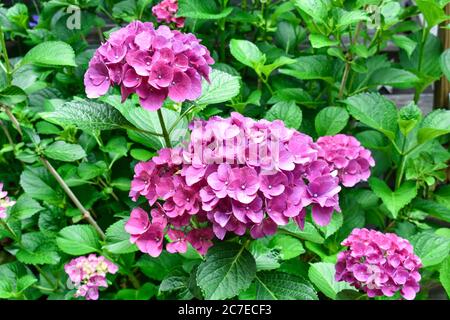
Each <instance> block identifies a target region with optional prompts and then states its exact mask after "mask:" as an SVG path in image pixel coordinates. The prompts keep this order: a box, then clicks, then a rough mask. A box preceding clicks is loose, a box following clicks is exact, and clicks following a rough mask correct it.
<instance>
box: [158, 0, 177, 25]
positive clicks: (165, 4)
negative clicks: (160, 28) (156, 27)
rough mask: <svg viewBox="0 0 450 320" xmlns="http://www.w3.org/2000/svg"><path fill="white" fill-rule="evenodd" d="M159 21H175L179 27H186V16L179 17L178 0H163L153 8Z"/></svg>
mask: <svg viewBox="0 0 450 320" xmlns="http://www.w3.org/2000/svg"><path fill="white" fill-rule="evenodd" d="M152 12H153V14H154V16H155V17H156V19H157V20H158V22H165V23H175V25H176V26H177V28H183V27H184V18H183V17H177V16H176V14H177V12H178V0H163V1H161V2H160V3H158V4H157V5H156V6H154V7H153V8H152Z"/></svg>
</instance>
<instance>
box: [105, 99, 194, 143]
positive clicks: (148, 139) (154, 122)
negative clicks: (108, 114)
mask: <svg viewBox="0 0 450 320" xmlns="http://www.w3.org/2000/svg"><path fill="white" fill-rule="evenodd" d="M121 100H122V99H121V97H120V96H119V95H106V96H103V97H102V101H104V102H106V103H108V104H110V105H112V106H113V107H114V108H116V109H117V110H119V112H120V113H121V114H122V115H123V116H124V117H125V118H126V119H127V120H128V121H129V122H130V123H132V124H133V125H134V126H135V127H136V128H138V129H141V130H144V131H149V132H154V133H161V132H162V129H161V124H160V122H159V118H158V113H157V112H156V111H149V110H146V109H144V108H142V107H141V106H139V105H138V104H137V102H135V101H133V99H127V100H126V101H125V102H124V103H122V102H121ZM160 110H161V112H162V114H163V118H164V122H165V124H166V128H167V129H169V128H170V127H171V126H172V125H174V124H175V122H176V121H177V119H178V118H179V117H180V113H179V112H176V111H174V110H169V109H167V108H161V109H160ZM186 134H187V119H186V117H184V118H183V119H182V120H181V121H178V123H177V125H176V126H175V129H174V130H173V131H172V133H171V134H170V140H171V142H172V145H173V146H176V145H177V144H178V143H179V142H180V141H183V140H185V137H186ZM128 136H129V137H130V138H131V139H133V140H135V141H137V142H139V143H142V144H144V145H145V146H148V147H151V148H153V149H155V150H159V149H161V148H162V147H163V146H164V138H163V137H160V136H155V135H153V134H151V133H141V132H136V131H133V130H128Z"/></svg>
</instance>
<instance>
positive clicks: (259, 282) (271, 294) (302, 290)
mask: <svg viewBox="0 0 450 320" xmlns="http://www.w3.org/2000/svg"><path fill="white" fill-rule="evenodd" d="M255 279H256V299H257V300H319V298H318V297H317V293H316V291H315V290H314V288H313V287H312V285H311V283H309V282H308V281H307V280H305V279H303V278H301V277H298V276H294V275H291V274H287V273H283V272H277V271H270V272H268V271H265V272H259V273H258V274H257V275H256V278H255Z"/></svg>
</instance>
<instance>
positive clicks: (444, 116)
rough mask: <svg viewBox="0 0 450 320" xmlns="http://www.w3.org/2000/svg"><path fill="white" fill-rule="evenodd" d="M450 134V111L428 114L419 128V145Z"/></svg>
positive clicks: (435, 111)
mask: <svg viewBox="0 0 450 320" xmlns="http://www.w3.org/2000/svg"><path fill="white" fill-rule="evenodd" d="M447 133H450V110H442V109H439V110H434V111H433V112H431V113H430V114H428V115H427V116H426V117H425V118H424V119H423V121H422V123H421V124H420V126H419V132H418V135H417V137H418V140H419V143H425V142H426V141H428V140H432V139H435V138H437V137H439V136H442V135H444V134H447Z"/></svg>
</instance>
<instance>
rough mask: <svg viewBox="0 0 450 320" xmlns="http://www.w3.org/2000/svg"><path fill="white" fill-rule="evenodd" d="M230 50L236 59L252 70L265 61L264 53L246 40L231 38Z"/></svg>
mask: <svg viewBox="0 0 450 320" xmlns="http://www.w3.org/2000/svg"><path fill="white" fill-rule="evenodd" d="M230 52H231V54H232V55H233V57H234V58H235V59H236V60H237V61H239V62H240V63H242V64H244V65H246V66H247V67H250V68H252V69H254V70H256V69H257V68H258V67H259V66H262V65H264V63H265V62H266V55H265V54H263V53H262V52H261V50H259V48H258V47H257V46H256V45H255V44H253V43H252V42H250V41H248V40H237V39H232V40H231V42H230Z"/></svg>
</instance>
